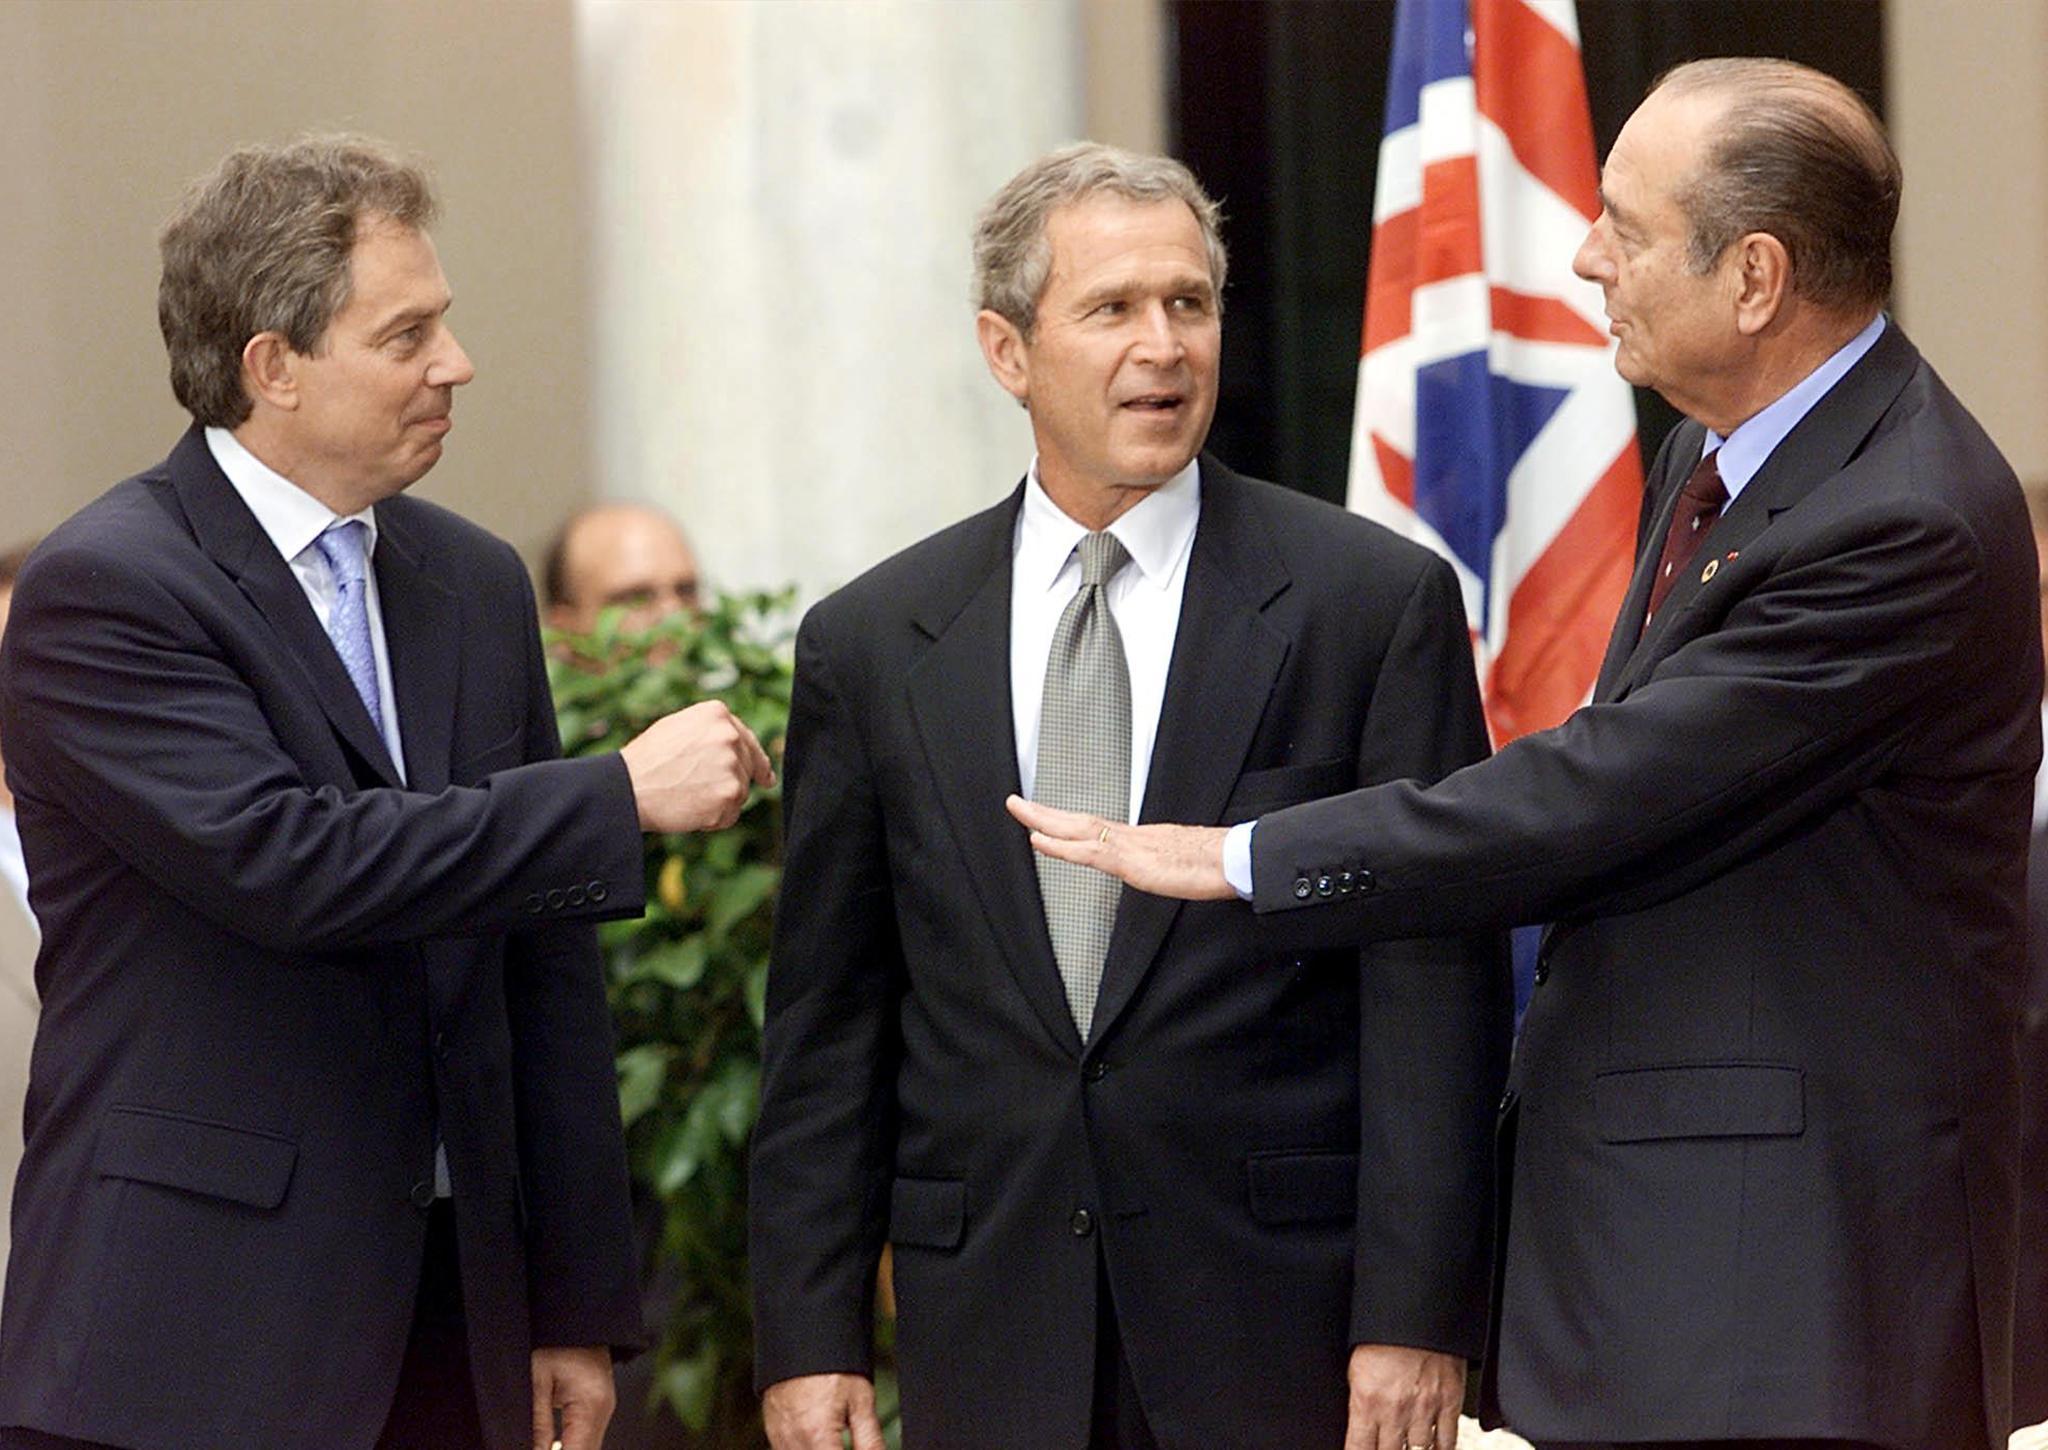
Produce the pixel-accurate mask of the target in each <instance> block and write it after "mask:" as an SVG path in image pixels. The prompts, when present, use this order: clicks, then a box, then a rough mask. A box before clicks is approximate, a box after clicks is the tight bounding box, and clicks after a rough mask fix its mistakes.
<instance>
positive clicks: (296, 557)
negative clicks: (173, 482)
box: [206, 428, 405, 781]
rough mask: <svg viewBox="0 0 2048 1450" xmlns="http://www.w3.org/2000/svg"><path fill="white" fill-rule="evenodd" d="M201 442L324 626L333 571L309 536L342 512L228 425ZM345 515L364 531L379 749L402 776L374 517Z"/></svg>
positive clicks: (332, 590) (330, 609) (212, 430)
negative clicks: (379, 591) (380, 725)
mask: <svg viewBox="0 0 2048 1450" xmlns="http://www.w3.org/2000/svg"><path fill="white" fill-rule="evenodd" d="M206 446H207V447H208V448H209V449H211V450H212V452H213V459H214V462H216V463H218V464H219V465H220V471H221V472H222V473H225V474H226V475H227V476H228V482H229V483H231V484H233V485H234V487H235V492H236V493H238V494H240V495H241V496H242V502H243V503H245V504H247V505H248V506H249V512H250V513H252V514H254V515H256V522H257V523H258V524H259V525H261V526H262V528H263V532H264V533H266V534H268V535H269V536H270V542H271V543H273V544H275V545H276V546H277V552H278V553H280V554H282V555H284V561H285V562H286V563H287V564H289V565H291V569H292V574H293V575H294V576H295V577H296V578H297V579H298V581H299V587H300V588H301V589H303V590H305V591H306V602H307V603H309V604H311V605H312V606H313V613H314V614H315V615H317V616H318V617H319V619H320V627H321V628H322V629H325V628H327V618H328V615H330V614H331V613H332V612H333V610H334V597H335V587H334V576H333V575H332V574H331V573H329V572H328V568H327V560H326V559H324V558H323V557H321V554H320V551H319V550H318V549H316V548H314V547H313V541H314V540H315V539H317V538H319V537H320V535H321V534H323V533H325V532H326V530H327V527H328V525H330V524H333V523H337V522H339V521H340V520H341V518H342V517H343V516H342V515H340V514H338V513H336V512H335V511H334V510H333V509H331V508H329V507H328V506H327V505H326V504H324V503H322V502H320V500H319V499H317V498H315V497H313V495H311V494H310V493H307V492H306V491H305V490H304V489H303V488H300V487H299V486H298V485H297V484H295V483H293V482H292V481H291V480H290V479H288V478H286V477H285V476H284V475H283V474H281V473H279V472H277V471H276V470H275V469H273V468H271V467H270V465H269V464H267V463H265V462H264V461H263V460H262V459H260V458H258V457H257V456H256V455H255V454H253V453H251V452H250V451H249V450H248V449H246V448H244V447H243V446H242V445H241V443H240V441H239V440H237V439H236V437H235V435H234V434H232V433H230V432H228V431H227V429H225V428H208V429H207V430H206ZM347 517H349V518H351V519H359V520H361V521H362V524H363V526H364V527H365V528H366V529H368V530H369V534H368V538H367V542H366V543H365V545H364V548H363V564H364V571H363V603H364V605H365V606H366V607H367V609H368V611H369V615H370V652H371V653H372V654H373V655H374V656H376V660H377V696H378V704H379V705H380V706H381V707H382V709H381V713H382V714H383V716H384V720H383V726H384V748H385V749H386V750H388V751H390V752H391V763H392V764H393V765H394V766H396V767H397V768H398V778H399V780H400V781H403V780H404V779H405V746H404V745H403V744H402V743H401V741H400V738H399V733H398V698H397V696H395V695H393V694H392V692H391V654H390V652H389V651H388V650H387V649H385V647H384V610H383V608H382V606H381V605H380V604H379V603H378V600H377V571H376V569H375V568H374V567H373V566H372V564H371V561H372V560H374V559H375V558H376V556H377V516H376V514H375V513H374V512H373V511H372V510H370V509H364V510H363V511H362V512H361V513H356V514H349V515H348V516H347Z"/></svg>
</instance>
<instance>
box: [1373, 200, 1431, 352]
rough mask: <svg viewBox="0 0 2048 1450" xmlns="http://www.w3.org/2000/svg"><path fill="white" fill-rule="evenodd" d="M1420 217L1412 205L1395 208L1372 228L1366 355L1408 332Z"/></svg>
mask: <svg viewBox="0 0 2048 1450" xmlns="http://www.w3.org/2000/svg"><path fill="white" fill-rule="evenodd" d="M1420 220H1421V219H1420V217H1419V216H1418V215H1417V214H1416V211H1415V209H1414V208H1413V207H1410V208H1409V209H1408V210H1407V211H1400V212H1395V213H1394V214H1393V215H1392V216H1390V217H1388V218H1387V219H1386V220H1385V221H1383V222H1381V223H1380V224H1379V225H1378V226H1376V227H1374V228H1373V229H1372V255H1371V256H1370V257H1368V258H1367V259H1366V269H1365V341H1364V343H1363V345H1361V346H1360V348H1359V356H1361V357H1363V356H1364V355H1365V354H1366V353H1369V352H1371V351H1372V350H1373V349H1374V348H1377V347H1379V346H1381V345H1382V344H1384V343H1389V342H1392V341H1394V340H1395V339H1396V338H1400V337H1406V336H1407V335H1408V325H1409V317H1410V298H1411V297H1412V295H1413V291H1414V287H1415V233H1416V230H1417V227H1418V226H1419V224H1420Z"/></svg>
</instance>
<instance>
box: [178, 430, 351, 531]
mask: <svg viewBox="0 0 2048 1450" xmlns="http://www.w3.org/2000/svg"><path fill="white" fill-rule="evenodd" d="M206 446H207V448H208V449H209V450H211V451H212V453H213V461H214V462H216V463H218V464H219V465H220V471H221V472H222V473H225V474H226V475H227V476H228V482H229V483H231V484H233V485H234V489H235V492H236V493H238V494H240V495H241V496H242V502H243V503H245V504H247V505H248V506H249V512H250V513H252V514H254V515H256V522H257V523H258V524H260V525H261V526H262V528H263V532H264V533H266V534H268V535H269V536H270V542H271V543H273V544H275V545H276V546H277V552H278V553H280V554H282V555H284V557H285V561H286V562H287V563H289V562H290V561H291V560H293V559H296V558H298V557H299V555H300V554H302V553H304V552H305V551H306V548H307V546H308V545H310V544H311V543H312V542H313V540H315V539H317V538H319V537H320V535H321V534H322V533H324V532H326V530H327V527H328V525H330V524H332V523H334V522H336V521H337V520H339V519H341V518H343V517H344V515H342V514H337V513H336V512H335V511H334V510H333V509H331V508H329V507H328V506H327V505H326V504H324V503H322V502H320V500H319V499H317V498H315V497H313V495H311V494H310V493H307V492H306V491H305V490H304V489H303V488H300V487H299V486H298V485H297V484H295V483H293V482H292V481H291V480H290V479H288V478H286V477H285V476H284V475H283V474H281V473H279V472H278V471H277V470H276V469H274V468H272V467H271V466H270V465H269V464H267V463H265V462H264V461H263V460H262V459H260V458H258V457H257V456H256V455H255V454H253V453H251V452H250V451H249V450H248V449H247V448H244V447H243V446H242V441H241V440H240V439H239V438H237V437H235V435H234V434H232V433H230V432H228V430H227V429H225V428H208V429H207V430H206ZM345 517H348V518H351V519H359V520H361V521H362V523H363V524H364V525H365V526H366V527H367V528H368V529H369V536H368V537H367V538H366V539H365V540H364V544H363V557H364V558H366V559H367V558H370V557H372V556H373V555H375V553H376V551H377V515H376V513H375V511H374V509H364V510H363V511H362V512H361V513H355V514H348V515H346V516H345Z"/></svg>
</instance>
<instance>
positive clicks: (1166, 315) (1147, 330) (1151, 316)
mask: <svg viewBox="0 0 2048 1450" xmlns="http://www.w3.org/2000/svg"><path fill="white" fill-rule="evenodd" d="M1138 329H1139V333H1138V346H1137V352H1138V354H1139V356H1141V357H1142V358H1144V359H1145V361H1147V362H1155V363H1162V364H1167V365H1171V364H1173V363H1177V362H1179V361H1180V359H1181V356H1182V354H1184V353H1185V352H1186V351H1187V344H1186V343H1185V342H1183V341H1182V339H1181V335H1180V330H1179V329H1178V328H1176V327H1175V326H1174V325H1173V316H1172V314H1171V313H1170V312H1168V310H1167V305H1166V303H1164V302H1151V303H1148V304H1146V306H1145V308H1144V310H1143V311H1142V312H1140V313H1139V315H1138Z"/></svg>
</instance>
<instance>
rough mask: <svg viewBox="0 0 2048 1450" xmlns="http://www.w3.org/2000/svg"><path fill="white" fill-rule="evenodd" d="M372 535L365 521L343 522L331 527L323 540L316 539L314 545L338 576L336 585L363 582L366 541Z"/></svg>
mask: <svg viewBox="0 0 2048 1450" xmlns="http://www.w3.org/2000/svg"><path fill="white" fill-rule="evenodd" d="M369 532H370V531H369V529H368V527H367V526H365V525H364V523H363V521H362V520H361V519H342V520H341V521H339V522H338V523H332V524H329V525H328V526H327V527H326V529H324V530H323V531H322V532H321V534H320V537H319V538H317V539H315V540H313V546H314V547H315V548H317V549H318V550H319V551H320V557H321V558H323V559H325V560H326V561H327V568H328V571H329V572H330V573H332V574H333V575H334V582H335V583H336V584H341V585H349V584H360V583H362V582H363V574H364V566H363V540H364V538H365V537H366V536H367V535H368V534H369Z"/></svg>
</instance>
